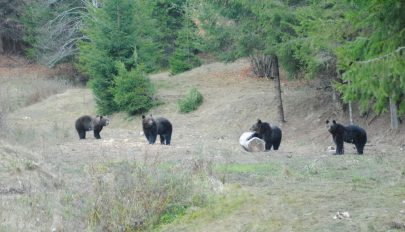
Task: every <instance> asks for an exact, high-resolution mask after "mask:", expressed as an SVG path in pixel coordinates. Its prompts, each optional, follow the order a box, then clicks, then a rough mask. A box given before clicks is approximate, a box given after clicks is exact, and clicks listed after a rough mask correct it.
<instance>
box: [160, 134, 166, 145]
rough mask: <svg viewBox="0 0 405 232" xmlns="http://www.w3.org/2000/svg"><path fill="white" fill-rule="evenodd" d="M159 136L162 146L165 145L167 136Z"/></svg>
mask: <svg viewBox="0 0 405 232" xmlns="http://www.w3.org/2000/svg"><path fill="white" fill-rule="evenodd" d="M159 136H160V144H165V136H164V135H159Z"/></svg>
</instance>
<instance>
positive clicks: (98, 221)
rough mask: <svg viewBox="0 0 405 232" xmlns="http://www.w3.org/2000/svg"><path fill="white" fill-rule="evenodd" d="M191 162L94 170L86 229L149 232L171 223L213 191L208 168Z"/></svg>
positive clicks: (120, 165) (205, 200)
mask: <svg viewBox="0 0 405 232" xmlns="http://www.w3.org/2000/svg"><path fill="white" fill-rule="evenodd" d="M192 162H193V163H196V162H197V161H192ZM193 167H195V165H186V164H184V163H181V164H177V165H172V164H168V163H164V164H161V163H152V164H139V163H128V162H120V163H113V164H108V165H107V166H103V167H100V168H96V169H93V170H95V171H96V173H93V174H94V175H95V177H97V178H96V181H95V182H94V188H93V190H94V192H93V193H92V198H91V200H90V202H89V203H90V204H89V206H90V208H89V211H88V224H87V226H88V230H89V231H93V230H97V228H98V229H99V231H139V230H146V231H150V230H151V229H153V228H156V227H157V226H159V225H161V224H167V223H171V222H172V221H174V220H175V219H176V218H178V217H181V216H182V215H184V214H185V212H186V210H187V209H188V208H190V207H192V206H193V207H201V206H204V205H206V204H207V203H208V202H209V201H210V199H211V195H213V194H214V185H213V184H212V183H213V182H212V179H210V178H209V176H208V175H207V172H208V169H200V170H195V169H193ZM208 168H209V167H208ZM100 176H103V178H99V177H100ZM196 199H198V200H196ZM201 199H202V200H201Z"/></svg>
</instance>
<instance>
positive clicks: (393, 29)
mask: <svg viewBox="0 0 405 232" xmlns="http://www.w3.org/2000/svg"><path fill="white" fill-rule="evenodd" d="M351 4H353V8H354V9H353V11H351V12H348V13H347V14H348V19H349V20H350V21H351V22H352V23H353V24H354V26H355V29H356V32H357V33H356V34H354V35H353V36H352V38H351V39H350V40H348V41H347V42H346V43H345V44H344V45H343V46H342V47H341V48H340V49H339V50H338V57H339V65H340V69H342V70H344V71H345V73H344V74H343V79H344V80H345V81H346V83H347V84H339V85H338V86H337V87H338V89H339V90H340V91H341V92H342V93H343V98H344V100H345V101H352V100H355V101H359V103H360V105H361V107H362V108H363V109H368V108H369V107H370V106H371V107H372V108H373V109H374V110H375V111H376V112H377V113H381V112H385V111H388V110H390V109H391V111H392V110H393V111H396V107H397V106H399V111H398V112H397V114H398V115H395V114H392V115H393V117H392V125H395V124H396V125H397V123H396V122H395V120H397V116H399V115H402V114H404V113H405V97H404V93H405V30H404V28H405V26H404V25H405V17H404V15H403V14H404V12H405V2H404V1H397V0H387V1H379V0H370V1H368V0H363V1H356V2H352V3H351Z"/></svg>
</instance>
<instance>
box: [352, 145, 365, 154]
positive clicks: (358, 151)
mask: <svg viewBox="0 0 405 232" xmlns="http://www.w3.org/2000/svg"><path fill="white" fill-rule="evenodd" d="M354 145H355V146H356V150H357V153H358V154H359V155H362V154H363V149H364V144H361V143H359V142H357V143H355V144H354Z"/></svg>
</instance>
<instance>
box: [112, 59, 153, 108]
mask: <svg viewBox="0 0 405 232" xmlns="http://www.w3.org/2000/svg"><path fill="white" fill-rule="evenodd" d="M116 68H117V71H118V74H117V75H116V76H115V78H114V89H113V95H114V102H115V103H116V104H117V106H118V110H120V111H126V112H127V113H128V114H130V115H133V114H137V113H143V112H147V111H148V110H149V109H150V108H152V106H153V99H152V98H153V94H154V88H153V85H152V83H151V82H150V80H149V78H148V77H146V76H145V73H144V72H143V70H142V67H141V66H138V67H136V68H133V69H131V70H130V71H128V70H127V69H126V68H125V65H124V63H122V62H118V63H117V65H116Z"/></svg>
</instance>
